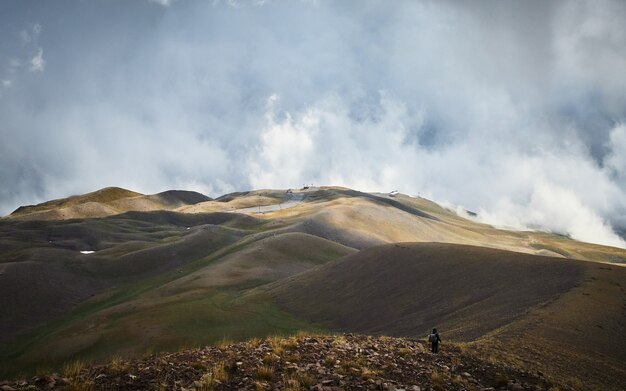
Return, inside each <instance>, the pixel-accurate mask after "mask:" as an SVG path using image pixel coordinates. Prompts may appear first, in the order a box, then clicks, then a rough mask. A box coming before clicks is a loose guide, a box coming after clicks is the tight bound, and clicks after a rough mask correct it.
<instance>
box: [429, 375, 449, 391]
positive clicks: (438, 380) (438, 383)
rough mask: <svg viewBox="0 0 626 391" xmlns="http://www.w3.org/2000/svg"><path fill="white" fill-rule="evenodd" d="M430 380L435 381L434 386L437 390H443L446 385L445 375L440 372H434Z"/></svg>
mask: <svg viewBox="0 0 626 391" xmlns="http://www.w3.org/2000/svg"><path fill="white" fill-rule="evenodd" d="M430 380H431V381H432V382H433V387H434V388H435V390H443V389H444V385H445V380H444V378H443V375H442V374H441V373H439V372H433V373H432V374H431V375H430Z"/></svg>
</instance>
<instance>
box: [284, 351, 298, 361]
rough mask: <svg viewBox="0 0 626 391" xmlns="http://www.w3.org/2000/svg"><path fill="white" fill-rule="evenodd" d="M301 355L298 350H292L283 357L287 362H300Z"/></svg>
mask: <svg viewBox="0 0 626 391" xmlns="http://www.w3.org/2000/svg"><path fill="white" fill-rule="evenodd" d="M300 360H301V357H300V353H298V352H294V353H291V354H290V355H288V356H286V357H285V361H289V362H294V363H295V362H300Z"/></svg>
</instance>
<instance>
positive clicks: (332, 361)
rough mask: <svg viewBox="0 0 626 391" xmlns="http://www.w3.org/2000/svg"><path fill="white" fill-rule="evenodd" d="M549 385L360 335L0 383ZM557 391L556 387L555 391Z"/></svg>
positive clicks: (59, 386)
mask: <svg viewBox="0 0 626 391" xmlns="http://www.w3.org/2000/svg"><path fill="white" fill-rule="evenodd" d="M550 387H551V384H550V382H549V381H548V380H547V379H545V378H544V377H543V376H542V375H541V374H533V373H529V372H525V371H521V370H518V369H515V368H512V367H508V366H505V365H502V364H499V363H490V362H486V361H483V360H481V359H479V358H477V357H475V356H474V355H472V354H470V353H468V352H466V351H464V349H462V348H461V347H459V346H456V345H452V346H451V345H448V344H443V345H442V349H441V352H440V353H439V354H432V353H430V352H429V351H428V349H427V345H426V343H425V342H423V341H419V340H416V339H405V338H390V337H371V336H362V335H352V334H346V335H339V336H297V337H284V338H283V337H274V338H269V339H264V340H251V341H248V342H242V343H236V344H230V345H226V344H222V345H221V346H216V347H205V348H203V349H191V350H184V351H181V352H177V353H162V354H157V355H152V356H148V357H144V358H141V359H134V360H128V361H126V360H121V359H116V360H113V361H111V362H110V363H108V364H106V365H98V366H89V367H87V366H83V364H81V363H73V364H70V365H67V366H66V367H65V368H64V369H63V374H62V375H58V374H54V375H51V376H44V377H33V378H31V379H30V380H22V381H11V382H6V381H5V382H2V383H0V389H1V390H3V391H10V390H22V389H46V390H49V389H54V390H72V389H73V390H88V389H95V390H146V389H163V390H231V389H232V390H319V391H336V390H413V391H421V390H485V391H486V390H548V389H550ZM561 389H564V388H561Z"/></svg>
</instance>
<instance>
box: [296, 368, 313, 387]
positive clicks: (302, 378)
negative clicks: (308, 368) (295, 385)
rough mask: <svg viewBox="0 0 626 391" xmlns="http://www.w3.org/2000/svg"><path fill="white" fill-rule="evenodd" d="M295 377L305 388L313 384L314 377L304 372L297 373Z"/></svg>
mask: <svg viewBox="0 0 626 391" xmlns="http://www.w3.org/2000/svg"><path fill="white" fill-rule="evenodd" d="M295 378H296V380H298V382H299V383H300V385H301V386H302V387H303V388H305V389H307V390H308V389H309V388H311V387H313V386H314V385H315V378H314V377H313V376H311V375H309V374H308V373H306V372H299V373H297V374H296V376H295Z"/></svg>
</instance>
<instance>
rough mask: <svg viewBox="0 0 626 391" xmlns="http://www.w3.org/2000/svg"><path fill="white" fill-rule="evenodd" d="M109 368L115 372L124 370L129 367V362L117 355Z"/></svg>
mask: <svg viewBox="0 0 626 391" xmlns="http://www.w3.org/2000/svg"><path fill="white" fill-rule="evenodd" d="M109 368H111V370H112V371H114V372H124V371H126V370H127V369H128V363H127V362H126V361H124V360H123V359H122V358H121V357H120V356H115V357H113V358H112V359H111V362H110V363H109Z"/></svg>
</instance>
